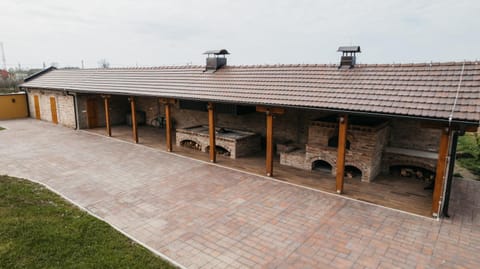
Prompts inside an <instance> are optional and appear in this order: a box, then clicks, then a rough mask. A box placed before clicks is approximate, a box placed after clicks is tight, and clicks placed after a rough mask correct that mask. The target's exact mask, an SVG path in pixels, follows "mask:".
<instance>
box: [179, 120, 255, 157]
mask: <svg viewBox="0 0 480 269" xmlns="http://www.w3.org/2000/svg"><path fill="white" fill-rule="evenodd" d="M215 130H216V139H215V140H216V146H217V147H222V148H223V149H225V150H226V151H227V152H228V153H227V155H230V158H232V159H236V158H238V157H241V156H246V155H249V154H252V153H255V152H256V151H259V150H260V148H261V147H260V136H259V135H258V134H256V133H253V132H248V131H242V130H235V129H230V128H216V129H215ZM176 140H177V146H181V145H183V144H185V142H186V141H188V142H190V141H191V142H193V143H194V144H196V146H197V147H198V149H199V150H201V151H203V152H208V147H209V136H208V126H205V125H197V126H192V127H187V128H179V129H177V133H176Z"/></svg>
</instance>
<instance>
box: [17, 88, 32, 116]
mask: <svg viewBox="0 0 480 269" xmlns="http://www.w3.org/2000/svg"><path fill="white" fill-rule="evenodd" d="M18 88H19V89H20V90H21V91H23V92H25V95H26V98H25V99H26V101H27V118H30V101H29V100H28V95H29V92H28V91H27V89H25V88H23V87H18Z"/></svg>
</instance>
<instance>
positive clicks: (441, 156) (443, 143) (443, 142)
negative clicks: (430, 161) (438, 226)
mask: <svg viewBox="0 0 480 269" xmlns="http://www.w3.org/2000/svg"><path fill="white" fill-rule="evenodd" d="M449 138H450V129H449V128H444V129H443V130H442V136H441V137H440V146H439V150H438V160H437V171H436V174H435V186H434V188H433V201H432V216H434V217H438V214H439V211H440V203H441V199H442V194H443V185H444V182H445V172H446V170H447V155H448V141H449Z"/></svg>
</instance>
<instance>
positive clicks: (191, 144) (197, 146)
mask: <svg viewBox="0 0 480 269" xmlns="http://www.w3.org/2000/svg"><path fill="white" fill-rule="evenodd" d="M180 146H182V147H186V148H191V149H194V150H202V146H201V145H200V143H198V142H196V141H193V140H189V139H185V140H182V141H180Z"/></svg>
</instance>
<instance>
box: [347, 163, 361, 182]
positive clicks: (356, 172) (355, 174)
mask: <svg viewBox="0 0 480 269" xmlns="http://www.w3.org/2000/svg"><path fill="white" fill-rule="evenodd" d="M345 176H346V177H347V178H354V179H359V180H361V179H362V176H363V172H362V170H361V169H359V168H358V167H356V166H355V165H345Z"/></svg>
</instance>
